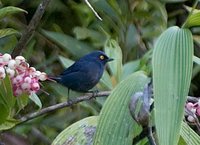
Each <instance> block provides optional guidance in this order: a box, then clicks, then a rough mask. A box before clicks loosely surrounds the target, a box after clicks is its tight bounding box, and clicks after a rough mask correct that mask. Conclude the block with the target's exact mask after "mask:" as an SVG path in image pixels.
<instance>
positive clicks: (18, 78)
mask: <svg viewBox="0 0 200 145" xmlns="http://www.w3.org/2000/svg"><path fill="white" fill-rule="evenodd" d="M15 79H16V82H17V83H21V82H22V80H23V77H22V76H21V75H18V76H16V78H15Z"/></svg>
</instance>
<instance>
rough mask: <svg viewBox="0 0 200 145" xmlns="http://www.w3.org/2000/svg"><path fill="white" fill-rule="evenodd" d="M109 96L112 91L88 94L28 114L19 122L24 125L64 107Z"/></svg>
mask: <svg viewBox="0 0 200 145" xmlns="http://www.w3.org/2000/svg"><path fill="white" fill-rule="evenodd" d="M108 95H110V91H104V92H98V93H95V94H93V93H87V94H85V95H83V96H80V97H78V98H75V99H73V100H69V101H66V102H62V103H59V104H55V105H52V106H49V107H47V108H43V109H41V110H39V111H37V112H33V113H30V114H27V115H25V116H23V117H22V118H20V119H19V120H20V123H23V122H26V121H28V120H31V119H33V118H36V117H39V116H41V115H44V114H47V113H49V112H52V111H55V110H58V109H61V108H64V107H69V106H72V105H74V104H77V103H79V102H82V101H87V100H90V99H92V98H96V97H104V96H108Z"/></svg>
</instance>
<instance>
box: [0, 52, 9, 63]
mask: <svg viewBox="0 0 200 145" xmlns="http://www.w3.org/2000/svg"><path fill="white" fill-rule="evenodd" d="M2 58H3V61H4V62H8V61H9V60H11V55H10V54H8V53H5V54H4V55H3V57H2Z"/></svg>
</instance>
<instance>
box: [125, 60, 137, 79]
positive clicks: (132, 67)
mask: <svg viewBox="0 0 200 145" xmlns="http://www.w3.org/2000/svg"><path fill="white" fill-rule="evenodd" d="M139 66H140V60H135V61H131V62H128V63H126V64H124V66H123V74H122V79H124V78H126V77H127V76H128V75H130V74H132V73H134V72H135V71H137V70H138V69H139Z"/></svg>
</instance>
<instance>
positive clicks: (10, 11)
mask: <svg viewBox="0 0 200 145" xmlns="http://www.w3.org/2000/svg"><path fill="white" fill-rule="evenodd" d="M19 12H25V13H27V11H25V10H23V9H20V8H17V7H13V6H8V7H4V8H1V9H0V19H2V18H3V17H5V16H7V15H11V14H15V13H19Z"/></svg>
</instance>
